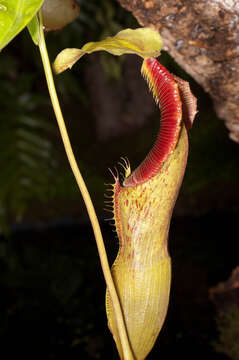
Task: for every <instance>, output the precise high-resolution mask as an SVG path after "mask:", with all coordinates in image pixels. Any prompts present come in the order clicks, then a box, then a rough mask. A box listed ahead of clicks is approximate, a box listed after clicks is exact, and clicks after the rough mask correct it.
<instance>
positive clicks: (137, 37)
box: [54, 28, 162, 74]
mask: <svg viewBox="0 0 239 360" xmlns="http://www.w3.org/2000/svg"><path fill="white" fill-rule="evenodd" d="M161 47H162V39H161V36H160V35H159V33H158V32H157V31H155V30H152V29H150V28H139V29H135V30H133V29H126V30H122V31H120V32H118V34H116V35H115V36H113V37H108V38H106V39H105V40H102V41H97V42H89V43H87V44H85V45H84V46H83V47H82V48H81V49H65V50H63V51H61V52H60V54H58V55H57V58H56V60H55V62H54V70H55V72H56V73H57V74H59V73H61V72H62V71H64V70H66V69H67V68H71V67H72V66H73V65H74V64H75V63H76V61H78V60H79V59H80V58H81V57H82V56H83V55H85V54H90V53H92V52H94V51H101V50H104V51H107V52H109V53H111V54H113V55H117V56H119V55H123V54H137V55H139V56H141V57H142V58H147V57H158V56H159V55H160V50H161Z"/></svg>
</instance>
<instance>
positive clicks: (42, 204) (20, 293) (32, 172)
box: [0, 0, 239, 360]
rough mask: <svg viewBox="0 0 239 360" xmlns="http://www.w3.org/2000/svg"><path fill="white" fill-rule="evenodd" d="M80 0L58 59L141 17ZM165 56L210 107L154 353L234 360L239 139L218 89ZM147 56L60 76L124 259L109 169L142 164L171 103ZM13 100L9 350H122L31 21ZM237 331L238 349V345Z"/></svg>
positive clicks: (200, 131) (39, 353)
mask: <svg viewBox="0 0 239 360" xmlns="http://www.w3.org/2000/svg"><path fill="white" fill-rule="evenodd" d="M80 4H81V14H80V16H79V18H78V19H77V21H75V22H74V23H72V24H71V25H68V26H67V27H66V28H65V29H64V30H62V31H58V32H52V33H48V34H47V36H46V41H47V46H48V50H49V54H50V58H51V60H52V61H53V60H54V58H55V56H56V55H57V54H58V53H59V51H60V50H62V49H63V48H65V47H81V46H82V45H83V44H84V43H85V42H88V41H96V40H99V39H101V38H104V37H106V36H108V35H113V34H115V33H116V32H117V31H119V30H121V29H123V28H127V27H132V28H136V27H137V26H138V24H137V22H136V20H135V19H134V18H132V17H131V15H130V14H129V13H127V12H126V11H124V10H123V9H122V8H121V7H120V6H119V5H118V4H117V3H116V2H115V1H110V0H105V1H102V2H97V1H96V0H95V1H92V2H89V3H88V2H87V1H83V0H82V1H80ZM160 61H161V62H162V63H163V64H164V65H165V66H166V67H167V68H168V69H169V70H170V71H171V72H174V73H175V74H177V75H179V76H181V77H182V78H184V79H186V80H188V81H190V84H191V88H192V90H193V93H194V94H195V95H196V96H197V98H198V108H199V114H198V115H197V117H196V120H195V123H194V125H193V128H192V130H191V131H190V134H189V141H190V153H189V159H188V166H187V170H186V174H185V178H184V182H183V185H182V188H181V191H180V194H179V198H178V201H177V203H176V206H175V211H174V214H173V218H172V223H171V229H170V234H169V250H170V254H171V257H172V264H173V281H172V291H171V300H170V306H169V311H168V316H167V320H166V323H165V325H164V327H163V330H162V331H161V333H160V335H159V339H158V341H157V343H156V345H155V347H154V349H153V350H152V352H151V354H150V355H149V358H150V359H156V358H158V357H160V356H161V357H162V358H163V357H166V356H167V357H168V358H169V359H171V358H172V357H173V356H183V357H184V358H186V359H191V358H192V357H193V358H194V359H201V358H202V356H207V357H209V356H210V358H211V359H217V360H219V359H227V358H228V357H227V356H226V355H224V354H222V353H219V352H217V351H216V350H217V349H218V346H216V345H215V343H218V342H219V338H220V331H219V330H220V329H219V327H218V321H217V320H216V319H217V318H218V316H219V315H218V313H220V309H219V310H218V307H216V306H215V305H214V302H212V301H211V300H210V297H209V290H210V288H212V287H214V286H215V285H216V284H218V282H221V281H225V280H227V279H228V278H229V276H230V274H231V272H232V270H233V268H235V267H236V266H237V265H238V264H239V261H238V255H237V254H238V253H237V239H238V235H237V233H238V223H237V221H238V214H239V206H238V204H239V202H238V200H239V192H238V181H239V160H238V150H239V148H238V144H236V143H233V142H232V141H231V140H229V138H228V134H227V130H226V128H225V127H224V125H223V123H222V121H221V120H220V119H218V118H217V117H216V115H215V113H214V110H213V107H212V103H211V100H210V98H209V97H208V96H207V94H205V93H204V92H203V90H202V89H201V88H200V87H199V86H198V85H197V84H196V83H195V82H194V81H193V80H192V79H190V78H189V76H188V75H187V74H185V73H184V72H183V71H182V69H180V68H179V67H178V66H177V64H175V63H174V61H173V59H172V58H170V57H169V55H168V54H167V53H165V52H162V56H161V58H160ZM140 66H141V60H140V59H138V58H137V57H136V56H133V55H132V56H127V57H125V56H123V57H121V58H114V57H113V56H111V55H108V54H101V53H97V54H93V55H90V56H85V57H84V58H82V60H81V61H80V62H79V63H77V64H76V65H75V66H74V67H73V69H72V70H71V71H67V72H65V73H63V74H62V75H59V76H58V77H56V85H57V89H58V93H59V98H60V102H61V105H62V109H63V113H64V116H65V121H66V124H67V128H68V130H69V135H70V138H71V140H72V145H73V148H74V152H75V155H76V157H77V160H78V163H79V167H80V169H81V171H82V174H83V177H84V179H85V181H86V184H87V186H88V188H89V191H90V193H91V196H92V200H93V202H94V204H95V207H96V210H97V214H98V216H99V220H100V223H101V226H102V231H103V236H104V240H105V245H106V247H107V251H108V253H109V259H110V262H111V263H112V262H113V260H114V258H115V256H116V253H117V248H118V240H117V239H116V238H115V233H113V232H112V228H111V227H110V225H109V224H108V222H106V221H105V218H108V217H109V216H108V214H107V213H105V212H104V210H103V208H104V192H105V189H106V186H105V185H104V184H105V183H109V182H112V181H113V179H112V176H111V175H110V172H109V171H108V170H107V168H109V167H111V168H113V167H114V166H115V165H117V162H118V161H119V160H120V157H121V156H128V158H129V159H130V162H131V166H132V168H134V167H135V166H137V165H138V164H139V162H140V161H142V159H143V158H144V156H145V155H146V153H147V151H148V150H149V149H150V146H151V145H152V143H153V141H154V139H155V134H156V132H157V129H158V127H159V119H160V115H159V110H158V109H157V107H156V105H155V104H154V102H153V100H152V98H151V95H150V94H149V92H148V89H147V86H146V84H145V83H144V80H143V79H142V78H141V75H140ZM0 104H1V113H0V169H1V170H0V343H1V352H2V353H5V354H7V355H6V356H5V358H8V357H9V358H11V357H12V356H13V354H14V353H15V352H16V351H17V352H18V354H19V356H23V357H24V358H25V359H30V358H31V359H32V358H34V359H38V358H39V359H42V358H45V359H61V358H62V359H63V358H64V359H65V358H67V359H78V358H83V359H103V358H108V357H109V358H111V359H117V353H116V350H115V347H114V343H113V339H112V337H111V335H110V332H109V330H108V328H107V321H106V316H105V309H104V297H105V284H104V280H103V275H102V271H101V268H100V263H99V259H98V255H97V249H96V245H95V240H94V237H93V232H92V229H91V227H90V224H89V220H88V216H87V213H86V210H85V207H84V204H83V201H82V199H81V195H80V192H79V190H78V189H77V186H76V184H75V181H74V178H73V175H72V173H71V171H70V168H69V165H68V163H67V160H66V156H65V153H64V149H63V145H62V142H61V139H60V135H59V131H58V129H57V124H56V121H55V118H54V115H53V111H52V109H51V105H50V100H49V98H48V93H47V88H46V83H45V79H44V74H43V70H42V65H41V61H40V56H39V51H38V48H37V47H36V46H34V45H33V44H32V42H31V39H30V36H29V34H28V33H27V31H26V30H24V31H23V32H22V33H21V34H20V35H19V36H18V37H17V38H16V39H14V40H13V41H12V42H11V43H10V44H9V45H8V46H7V47H6V48H5V49H4V50H3V51H2V53H1V56H0ZM238 314H239V312H238ZM238 316H239V315H238ZM231 333H232V335H231V338H230V339H229V340H228V341H229V343H228V344H229V347H230V346H231V345H230V344H231V343H232V344H237V341H238V338H235V339H234V338H233V336H235V335H234V334H235V332H233V330H232V332H231ZM230 341H231V343H230ZM224 352H225V351H224ZM236 356H237V357H236ZM236 356H235V357H234V359H238V358H239V352H238V353H237V355H236Z"/></svg>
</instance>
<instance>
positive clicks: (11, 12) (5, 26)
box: [0, 0, 44, 50]
mask: <svg viewBox="0 0 239 360" xmlns="http://www.w3.org/2000/svg"><path fill="white" fill-rule="evenodd" d="M43 1H44V0H0V28H1V32H0V50H2V49H3V48H4V47H5V46H6V45H7V44H8V43H9V42H10V41H11V40H12V39H13V38H14V37H15V36H16V35H17V34H18V33H19V32H20V31H21V30H22V29H23V28H24V27H25V26H26V25H27V24H28V23H29V21H30V20H31V19H32V18H33V16H34V15H35V14H36V13H37V11H38V10H39V8H40V7H41V5H42V3H43Z"/></svg>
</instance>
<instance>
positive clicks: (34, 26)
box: [27, 16, 38, 45]
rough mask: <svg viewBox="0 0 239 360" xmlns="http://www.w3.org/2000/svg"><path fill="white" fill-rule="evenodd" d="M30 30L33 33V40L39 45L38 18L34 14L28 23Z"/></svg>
mask: <svg viewBox="0 0 239 360" xmlns="http://www.w3.org/2000/svg"><path fill="white" fill-rule="evenodd" d="M27 28H28V31H29V33H30V35H31V38H32V41H33V42H34V44H35V45H38V18H37V16H34V17H33V18H32V19H31V21H30V22H29V24H28V25H27Z"/></svg>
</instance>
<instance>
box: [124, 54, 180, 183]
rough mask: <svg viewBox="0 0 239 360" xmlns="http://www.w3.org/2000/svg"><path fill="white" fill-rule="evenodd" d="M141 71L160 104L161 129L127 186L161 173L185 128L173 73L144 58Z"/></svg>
mask: <svg viewBox="0 0 239 360" xmlns="http://www.w3.org/2000/svg"><path fill="white" fill-rule="evenodd" d="M141 72H142V75H143V76H144V77H145V78H146V80H147V82H148V84H149V87H150V89H151V90H152V92H153V96H154V98H155V100H156V102H157V103H159V105H160V110H161V121H160V130H159V133H158V136H157V139H156V142H155V144H154V146H153V148H152V149H151V151H150V152H149V154H148V155H147V156H146V158H145V159H144V161H143V162H142V163H141V164H140V165H139V166H138V167H137V168H136V169H135V170H134V171H133V172H132V174H131V175H130V176H129V177H128V178H126V179H125V180H124V183H123V185H124V186H137V185H138V184H141V183H143V182H145V181H147V180H149V179H150V178H152V177H153V176H154V175H156V174H157V173H158V171H159V170H160V168H161V167H162V165H163V163H164V162H165V161H166V160H167V158H168V156H169V155H170V153H171V152H172V151H173V150H174V148H175V146H176V144H177V141H178V136H179V131H180V128H181V126H180V125H181V120H182V103H181V100H180V95H179V90H178V85H177V84H176V82H175V80H174V78H173V76H172V75H171V74H170V73H169V72H168V70H167V69H165V67H164V66H163V65H161V64H160V63H159V62H158V61H157V60H156V59H155V58H149V59H146V60H144V62H143V65H142V68H141Z"/></svg>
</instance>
